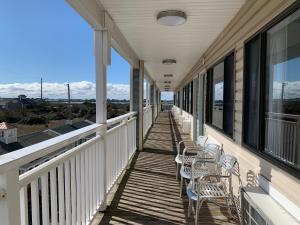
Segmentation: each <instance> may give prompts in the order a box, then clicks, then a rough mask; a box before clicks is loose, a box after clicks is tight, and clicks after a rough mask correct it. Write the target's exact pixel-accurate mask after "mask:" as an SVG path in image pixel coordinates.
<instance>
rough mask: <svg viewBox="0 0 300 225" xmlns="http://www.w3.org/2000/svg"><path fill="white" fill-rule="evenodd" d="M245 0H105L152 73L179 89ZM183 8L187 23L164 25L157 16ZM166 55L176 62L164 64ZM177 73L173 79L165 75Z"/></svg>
mask: <svg viewBox="0 0 300 225" xmlns="http://www.w3.org/2000/svg"><path fill="white" fill-rule="evenodd" d="M244 2H245V0H101V3H102V4H103V6H104V8H105V9H106V10H107V11H108V13H109V14H110V15H111V17H112V18H113V20H114V21H115V23H116V24H117V26H118V27H119V29H120V30H121V32H122V33H123V35H124V36H125V38H126V39H127V41H128V42H129V44H130V45H131V47H132V48H133V50H134V51H135V52H136V54H137V55H138V56H139V58H140V59H142V60H144V61H145V67H146V68H147V70H148V72H149V73H150V76H151V77H152V78H153V79H154V80H155V81H156V83H157V85H158V87H159V88H160V89H161V90H164V81H165V80H172V84H171V89H173V88H176V87H177V85H178V84H179V83H180V81H182V79H183V78H184V76H185V75H186V74H187V72H188V71H189V70H190V69H191V68H192V66H193V65H194V64H195V63H196V61H197V60H198V59H199V58H200V56H201V55H202V54H203V53H204V51H205V50H206V49H207V48H208V47H209V45H210V44H211V43H212V42H213V41H214V40H215V39H216V37H217V36H218V34H219V33H220V32H221V31H222V30H223V29H224V28H225V26H226V25H227V24H228V23H229V22H230V20H231V19H232V18H233V17H234V15H235V14H236V13H237V12H238V10H239V9H240V7H241V6H242V5H243V4H244ZM168 9H175V10H182V11H184V12H185V13H186V14H187V22H186V23H185V24H184V25H181V26H178V27H167V26H162V25H160V24H158V23H157V22H156V15H157V13H158V12H160V11H162V10H168ZM166 58H174V59H176V60H177V64H176V65H169V66H168V65H163V64H162V63H161V61H162V60H163V59H166ZM166 73H168V74H169V73H172V74H174V77H173V79H170V78H167V79H166V78H164V76H163V74H166Z"/></svg>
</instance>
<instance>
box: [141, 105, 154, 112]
mask: <svg viewBox="0 0 300 225" xmlns="http://www.w3.org/2000/svg"><path fill="white" fill-rule="evenodd" d="M151 108H152V105H148V106H145V107H144V108H143V109H144V111H145V110H148V109H151Z"/></svg>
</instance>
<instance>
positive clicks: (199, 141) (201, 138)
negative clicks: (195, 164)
mask: <svg viewBox="0 0 300 225" xmlns="http://www.w3.org/2000/svg"><path fill="white" fill-rule="evenodd" d="M207 139H208V137H207V136H206V135H205V136H199V137H198V138H197V141H196V144H197V145H200V146H201V147H204V146H205V143H206V141H207Z"/></svg>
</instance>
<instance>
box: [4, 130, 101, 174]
mask: <svg viewBox="0 0 300 225" xmlns="http://www.w3.org/2000/svg"><path fill="white" fill-rule="evenodd" d="M104 128H105V125H103V124H92V125H90V126H87V127H84V128H81V129H78V130H75V131H72V132H69V133H67V134H63V135H60V136H58V137H54V138H51V139H49V140H46V141H43V142H40V143H37V144H34V145H31V146H28V147H25V148H22V149H20V150H17V151H14V152H10V153H7V154H4V155H1V156H0V171H1V173H3V172H5V171H7V170H9V169H11V168H15V167H20V166H22V165H25V164H26V163H29V162H31V161H33V160H35V159H37V158H41V157H43V156H45V155H48V154H50V153H52V152H54V151H56V150H58V149H60V148H63V147H65V146H66V145H68V144H71V143H73V142H75V141H77V140H79V139H81V138H84V137H87V136H88V135H90V134H94V133H96V132H100V133H99V135H101V134H102V132H103V131H104Z"/></svg>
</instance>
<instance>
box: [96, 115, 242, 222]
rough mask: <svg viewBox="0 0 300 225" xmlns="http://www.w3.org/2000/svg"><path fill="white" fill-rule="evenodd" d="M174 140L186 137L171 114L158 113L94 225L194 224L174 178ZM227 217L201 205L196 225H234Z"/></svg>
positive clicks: (210, 205) (221, 211)
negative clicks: (104, 209)
mask: <svg viewBox="0 0 300 225" xmlns="http://www.w3.org/2000/svg"><path fill="white" fill-rule="evenodd" d="M178 140H185V141H187V140H189V137H188V136H187V135H182V134H181V132H180V129H179V128H178V127H177V126H176V123H175V121H174V119H173V118H172V116H171V114H169V113H161V114H160V115H159V116H158V118H157V120H156V122H155V123H154V125H153V127H152V128H151V130H150V132H149V133H148V135H147V137H146V141H145V144H144V149H143V151H140V152H137V153H136V155H135V157H134V159H133V161H132V164H131V166H130V169H128V170H127V171H126V173H125V175H124V176H123V178H122V180H121V182H120V184H119V186H118V188H117V189H116V192H115V194H114V197H113V198H112V201H111V204H110V206H109V207H108V208H107V210H106V211H105V213H104V214H103V215H102V216H101V219H99V220H100V222H99V221H98V222H97V224H159V225H161V224H194V218H193V216H192V217H191V218H188V217H187V206H188V199H187V197H186V196H185V195H184V197H183V198H180V197H179V181H177V180H176V177H175V172H176V165H175V162H174V157H175V155H176V141H178ZM228 217H229V216H228V213H227V209H226V208H220V207H219V206H217V205H216V204H214V203H204V204H203V208H201V211H200V224H237V222H236V221H235V220H234V219H231V220H230V219H228ZM93 224H94V223H93Z"/></svg>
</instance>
